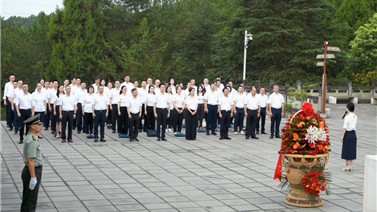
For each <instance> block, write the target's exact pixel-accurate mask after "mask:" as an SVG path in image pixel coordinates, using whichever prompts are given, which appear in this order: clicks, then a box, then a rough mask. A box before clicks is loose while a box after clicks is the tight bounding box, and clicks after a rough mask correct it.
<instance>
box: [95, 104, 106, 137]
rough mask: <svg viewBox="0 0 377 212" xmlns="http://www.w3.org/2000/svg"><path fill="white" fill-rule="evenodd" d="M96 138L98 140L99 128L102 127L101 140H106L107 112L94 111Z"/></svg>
mask: <svg viewBox="0 0 377 212" xmlns="http://www.w3.org/2000/svg"><path fill="white" fill-rule="evenodd" d="M94 113H95V114H96V118H95V119H94V136H95V137H96V138H98V126H99V127H100V134H101V138H100V139H101V140H102V139H104V138H105V122H106V110H94Z"/></svg>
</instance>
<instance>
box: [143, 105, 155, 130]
mask: <svg viewBox="0 0 377 212" xmlns="http://www.w3.org/2000/svg"><path fill="white" fill-rule="evenodd" d="M156 112H157V108H156ZM155 125H156V118H155V117H154V111H153V106H147V116H146V117H145V123H144V129H146V130H155V128H156V126H155Z"/></svg>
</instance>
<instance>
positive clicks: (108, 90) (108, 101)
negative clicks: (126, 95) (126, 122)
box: [103, 87, 113, 105]
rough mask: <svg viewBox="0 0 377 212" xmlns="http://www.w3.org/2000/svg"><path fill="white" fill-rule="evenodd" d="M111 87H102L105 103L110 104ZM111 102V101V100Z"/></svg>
mask: <svg viewBox="0 0 377 212" xmlns="http://www.w3.org/2000/svg"><path fill="white" fill-rule="evenodd" d="M112 90H113V89H110V88H108V87H105V89H104V91H103V93H104V94H105V95H106V96H107V102H106V104H107V105H109V104H110V95H111V91H112ZM111 103H112V102H111Z"/></svg>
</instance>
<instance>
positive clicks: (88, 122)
mask: <svg viewBox="0 0 377 212" xmlns="http://www.w3.org/2000/svg"><path fill="white" fill-rule="evenodd" d="M93 98H94V87H93V86H92V85H91V86H89V88H88V94H87V95H85V97H84V101H83V104H82V114H83V116H84V117H85V119H84V120H85V132H86V136H89V135H91V136H92V135H93V122H94V121H93V110H92V109H93V108H92V106H93Z"/></svg>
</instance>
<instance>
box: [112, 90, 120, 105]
mask: <svg viewBox="0 0 377 212" xmlns="http://www.w3.org/2000/svg"><path fill="white" fill-rule="evenodd" d="M119 95H120V88H119V89H116V88H114V89H112V90H111V93H110V99H111V104H118V99H119Z"/></svg>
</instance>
